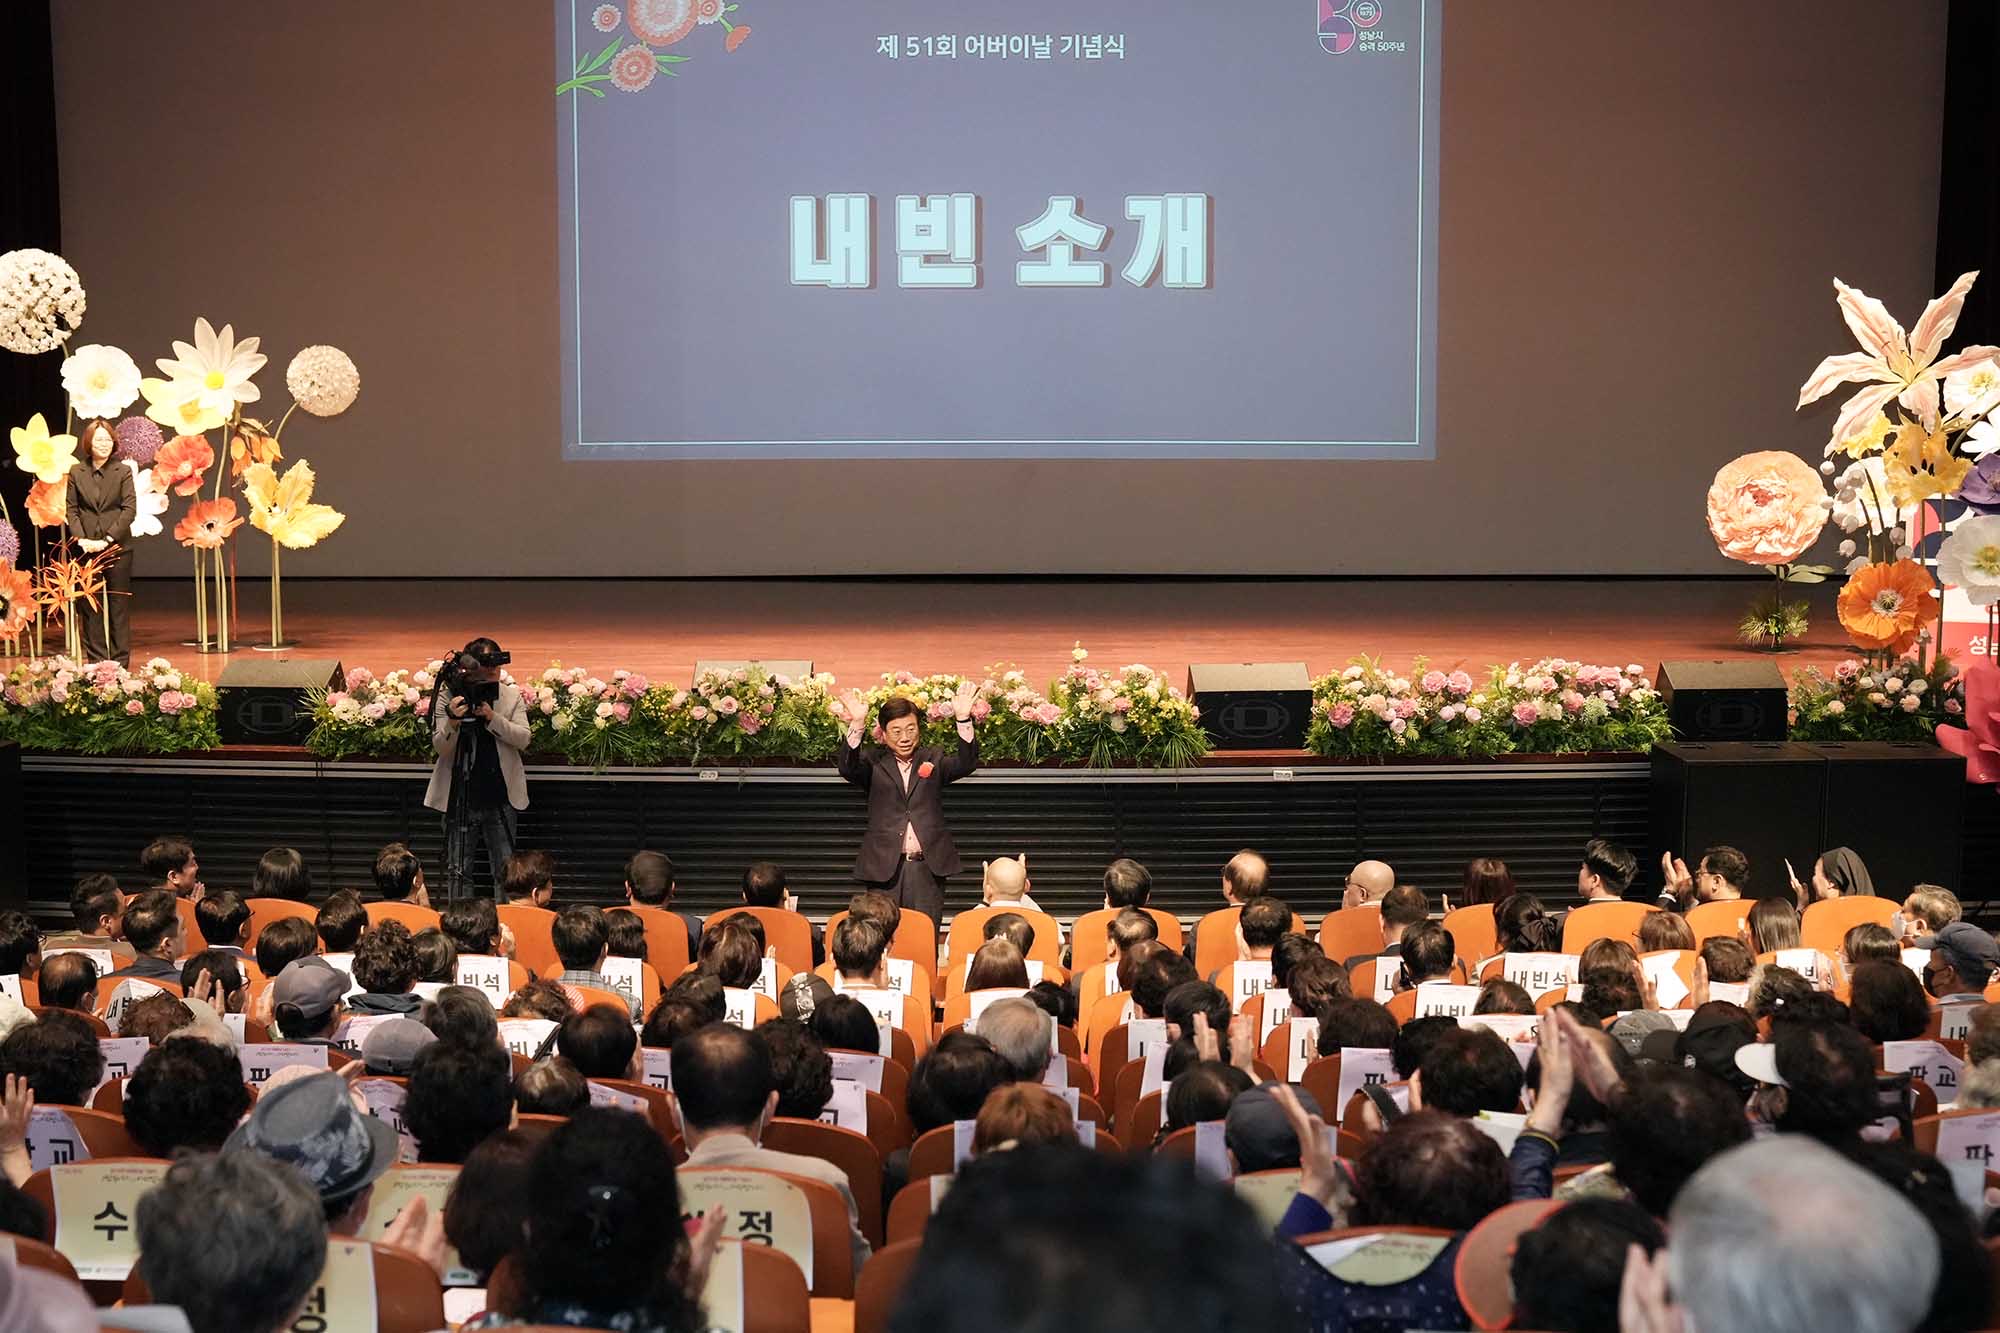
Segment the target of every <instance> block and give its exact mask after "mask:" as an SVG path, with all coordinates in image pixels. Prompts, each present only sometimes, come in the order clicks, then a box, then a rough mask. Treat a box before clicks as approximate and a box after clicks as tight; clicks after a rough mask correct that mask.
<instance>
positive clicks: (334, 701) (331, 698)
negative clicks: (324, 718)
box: [326, 690, 347, 708]
mask: <svg viewBox="0 0 2000 1333" xmlns="http://www.w3.org/2000/svg"><path fill="white" fill-rule="evenodd" d="M346 702H347V691H346V690H333V691H330V692H329V693H328V694H327V696H326V704H327V707H329V708H335V707H338V706H339V705H341V704H344V703H346Z"/></svg>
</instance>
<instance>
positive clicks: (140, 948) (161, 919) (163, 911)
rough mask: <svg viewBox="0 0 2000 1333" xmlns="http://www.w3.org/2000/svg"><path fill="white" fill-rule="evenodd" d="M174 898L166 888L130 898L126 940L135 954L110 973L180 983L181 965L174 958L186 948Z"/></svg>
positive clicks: (126, 915)
mask: <svg viewBox="0 0 2000 1333" xmlns="http://www.w3.org/2000/svg"><path fill="white" fill-rule="evenodd" d="M176 901H177V900H176V899H175V897H174V895H173V894H171V893H168V892H167V891H166V890H165V889H152V890H150V891H148V892H146V893H142V894H140V895H139V896H138V897H137V898H134V899H133V900H132V905H131V906H130V907H128V908H126V909H125V939H126V940H127V941H128V942H129V943H130V944H131V946H132V948H133V950H134V951H135V952H136V953H137V954H138V956H137V957H136V958H134V959H133V960H132V961H131V962H129V963H127V964H126V965H125V966H124V967H121V968H119V969H118V970H117V971H116V972H113V973H112V974H111V975H112V976H114V977H139V978H142V979H144V980H147V981H171V982H172V983H174V984H175V985H176V986H178V985H179V984H180V981H181V968H180V964H179V963H178V962H176V961H174V960H175V959H177V958H179V957H180V956H181V954H182V953H183V952H185V951H184V950H183V949H182V948H181V916H180V910H179V909H178V908H177V907H176V906H175V905H174V904H175V902H176Z"/></svg>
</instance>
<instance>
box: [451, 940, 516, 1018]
mask: <svg viewBox="0 0 2000 1333" xmlns="http://www.w3.org/2000/svg"><path fill="white" fill-rule="evenodd" d="M457 975H458V984H459V985H461V986H470V987H472V989H474V990H476V991H478V992H479V993H480V994H482V995H484V996H485V997H486V998H487V1000H488V1001H489V1002H491V1004H492V1005H493V1007H494V1008H495V1009H498V1008H500V1007H501V1006H502V1005H504V1004H506V1003H507V996H508V990H507V975H508V974H507V960H506V959H505V958H494V957H492V956H491V955H488V954H477V953H466V954H460V955H459V956H458V973H457Z"/></svg>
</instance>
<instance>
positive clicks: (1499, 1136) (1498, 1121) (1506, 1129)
mask: <svg viewBox="0 0 2000 1333" xmlns="http://www.w3.org/2000/svg"><path fill="white" fill-rule="evenodd" d="M1527 1123H1528V1117H1527V1116H1525V1115H1522V1114H1520V1113H1519V1112H1517V1111H1481V1112H1480V1113H1479V1114H1478V1115H1476V1116H1474V1117H1472V1127H1473V1128H1474V1129H1477V1130H1478V1131H1479V1132H1480V1133H1482V1134H1484V1135H1486V1136H1487V1137H1488V1138H1490V1139H1492V1140H1493V1141H1494V1142H1495V1143H1497V1144H1499V1145H1500V1151H1501V1152H1502V1153H1511V1152H1513V1151H1514V1140H1515V1139H1518V1138H1520V1137H1521V1130H1522V1128H1523V1127H1524V1126H1526V1125H1527Z"/></svg>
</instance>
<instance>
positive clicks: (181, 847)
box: [139, 836, 207, 905]
mask: <svg viewBox="0 0 2000 1333" xmlns="http://www.w3.org/2000/svg"><path fill="white" fill-rule="evenodd" d="M139 869H140V870H141V871H143V872H144V873H145V876H146V878H147V880H148V881H150V882H151V884H152V886H153V887H154V888H156V889H165V890H166V891H167V892H169V893H171V894H173V895H174V896H175V897H176V898H192V899H193V900H194V901H195V902H196V904H197V905H199V904H200V902H201V899H202V898H203V896H204V895H205V894H206V892H207V889H206V886H205V885H203V884H202V882H201V862H200V861H199V860H197V859H196V858H195V854H194V846H193V845H192V844H191V843H189V842H188V840H187V839H186V838H177V837H172V836H166V837H159V838H155V839H153V840H152V841H151V842H149V843H147V844H146V850H144V851H143V852H140V853H139Z"/></svg>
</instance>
